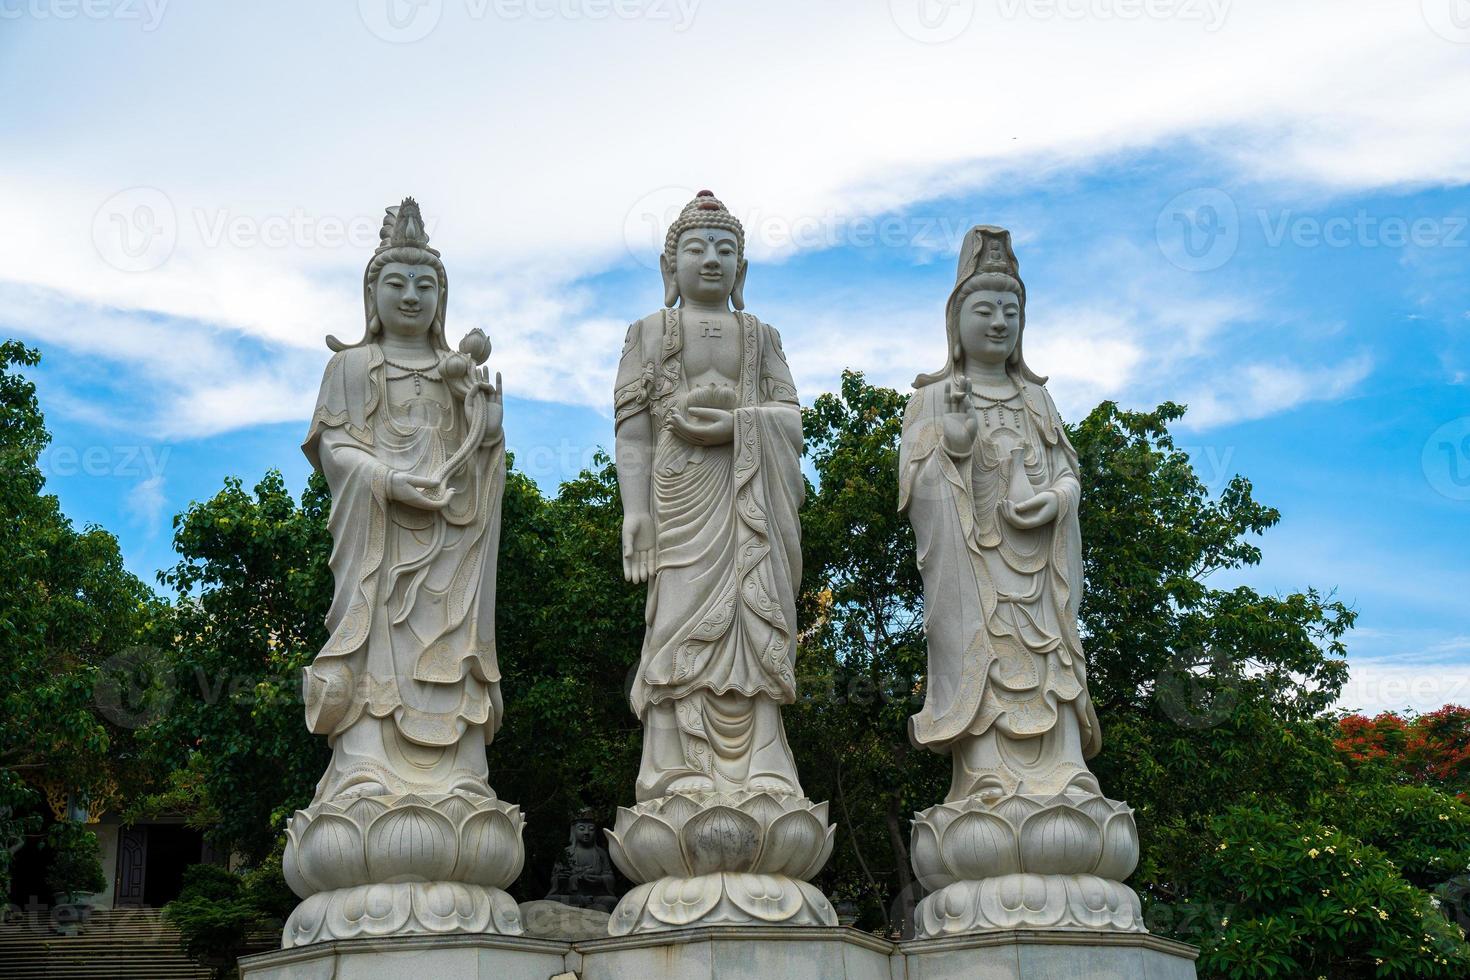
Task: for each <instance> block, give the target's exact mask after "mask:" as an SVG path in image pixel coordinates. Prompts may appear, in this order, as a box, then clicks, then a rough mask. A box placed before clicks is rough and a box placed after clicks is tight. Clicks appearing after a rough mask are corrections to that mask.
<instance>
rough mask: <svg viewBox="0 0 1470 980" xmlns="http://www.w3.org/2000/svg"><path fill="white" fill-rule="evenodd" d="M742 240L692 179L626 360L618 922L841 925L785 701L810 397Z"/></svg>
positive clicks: (823, 839)
mask: <svg viewBox="0 0 1470 980" xmlns="http://www.w3.org/2000/svg"><path fill="white" fill-rule="evenodd" d="M744 248H745V238H744V231H743V230H742V228H741V226H740V222H739V221H738V220H736V218H735V217H734V215H732V214H731V213H730V212H729V211H727V210H726V209H725V207H724V206H723V205H722V204H721V203H720V202H719V201H717V200H716V199H715V197H714V195H712V194H711V193H710V192H708V191H701V192H700V194H699V196H698V197H696V198H695V199H694V200H693V201H691V202H690V203H689V205H688V206H687V207H685V208H684V210H683V212H682V213H681V214H680V215H679V217H678V219H677V220H676V221H675V222H674V223H673V225H672V227H670V229H669V231H668V235H667V237H666V239H665V245H664V253H663V255H662V256H661V258H660V266H661V268H662V270H663V279H664V293H665V303H666V306H667V308H666V309H663V310H660V311H659V312H657V313H654V314H652V315H650V316H647V317H644V318H643V319H642V320H639V321H638V322H637V323H634V324H633V325H632V326H631V327H630V328H629V329H628V337H627V341H626V343H625V344H624V345H623V355H622V360H621V363H620V365H619V368H618V377H617V384H616V391H615V410H616V421H617V465H618V483H619V489H620V491H621V494H622V500H623V567H624V573H625V575H626V576H627V578H628V580H629V581H633V582H647V583H648V606H647V624H646V627H647V632H646V634H645V637H644V641H643V653H642V658H641V661H640V663H639V665H638V673H637V677H636V679H635V680H634V683H633V688H632V695H631V700H632V706H633V710H634V711H635V712H636V713H637V715H638V717H639V718H640V719H641V720H642V722H643V759H642V764H641V767H640V769H639V774H638V784H637V799H638V805H637V806H635V807H634V808H632V809H631V810H630V809H623V810H620V812H619V814H618V819H617V826H616V827H615V829H614V830H613V831H611V832H609V842H610V849H611V852H612V856H613V859H614V860H615V861H616V862H617V864H618V866H619V867H620V868H622V870H623V872H624V873H625V874H627V875H628V877H630V878H632V879H633V880H634V881H637V882H643V883H644V884H642V885H640V886H639V887H638V888H635V889H634V890H633V891H632V892H630V893H629V894H628V895H627V896H625V897H624V898H623V900H622V902H621V903H620V904H619V906H618V909H617V910H616V911H615V913H614V915H613V921H612V924H611V929H612V931H613V933H614V934H615V935H620V934H624V933H627V932H632V931H644V930H652V929H661V928H670V927H675V926H681V925H691V924H712V923H736V924H739V923H749V922H794V923H806V924H812V923H824V924H832V923H835V921H836V920H835V917H834V915H833V912H832V910H831V907H830V905H829V904H828V903H827V901H826V899H825V898H823V897H822V895H821V893H820V892H818V891H817V890H816V889H815V888H814V887H812V886H811V885H809V884H807V882H806V879H807V878H809V877H811V876H812V875H813V874H815V873H816V872H817V871H818V870H819V869H820V868H821V866H822V865H823V864H824V863H825V861H826V859H827V856H828V855H829V854H830V851H831V846H832V845H831V831H832V829H831V828H830V827H829V826H828V825H827V815H826V804H822V805H820V806H814V805H813V804H812V803H811V802H810V801H809V800H807V799H805V798H804V797H803V796H802V791H801V783H800V781H799V780H798V779H797V775H796V765H795V762H794V761H793V760H792V757H791V748H790V746H789V745H788V744H787V742H786V735H785V731H784V729H783V728H782V724H781V715H780V706H781V705H783V704H790V703H792V702H793V701H794V700H795V697H796V681H795V675H794V663H795V655H796V588H797V585H798V583H799V581H800V578H801V529H800V524H799V522H798V519H797V509H798V508H799V507H800V505H801V501H802V496H803V493H804V491H805V484H804V482H803V480H802V475H801V468H800V458H801V448H802V435H801V409H800V406H799V404H798V402H797V398H796V387H795V385H794V384H793V382H792V379H791V372H790V370H789V369H788V368H787V366H786V359H785V355H784V354H783V353H782V350H781V341H780V338H779V337H778V336H777V334H776V331H775V330H773V329H772V328H771V327H769V326H767V325H766V324H764V323H762V322H761V321H759V320H757V319H756V318H755V317H754V316H752V315H750V314H749V313H746V312H744V306H745V304H744V299H743V287H744V282H745V273H746V261H745V256H744ZM732 307H733V308H732Z"/></svg>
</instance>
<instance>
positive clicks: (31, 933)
mask: <svg viewBox="0 0 1470 980" xmlns="http://www.w3.org/2000/svg"><path fill="white" fill-rule="evenodd" d="M213 976H214V974H213V973H212V972H211V971H210V970H209V969H207V968H205V967H202V966H200V965H199V964H198V963H195V962H194V961H193V960H190V959H188V958H187V957H185V956H184V954H183V953H182V952H181V951H180V950H179V934H178V933H177V932H176V931H175V930H174V929H173V927H171V926H169V925H168V924H167V923H166V922H164V921H163V918H162V915H161V914H160V912H159V910H158V909H150V908H127V909H111V910H106V911H103V910H97V911H94V912H93V913H92V914H91V916H90V917H89V918H88V920H87V922H86V924H85V925H83V926H81V927H80V929H79V930H78V932H77V934H76V935H74V936H61V935H57V934H56V932H55V930H53V929H52V928H51V922H50V920H49V919H47V918H46V917H44V916H43V917H40V918H39V919H34V918H33V919H22V920H21V921H19V922H7V923H3V924H0V980H210V978H211V977H213Z"/></svg>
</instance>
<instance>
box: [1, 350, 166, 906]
mask: <svg viewBox="0 0 1470 980" xmlns="http://www.w3.org/2000/svg"><path fill="white" fill-rule="evenodd" d="M39 362H40V355H39V354H38V353H37V352H36V351H35V350H33V349H31V348H28V347H26V346H24V345H23V344H20V343H18V342H16V341H6V342H4V343H0V526H3V527H4V528H5V532H4V533H3V534H0V845H9V844H11V843H13V842H14V841H15V840H17V839H18V838H20V837H21V836H22V835H24V834H28V833H35V832H36V831H38V830H39V829H40V826H41V823H42V820H43V816H44V812H43V807H44V803H45V799H44V796H45V792H46V791H47V790H49V791H50V792H51V793H52V794H53V795H57V796H66V797H69V798H70V799H72V800H73V801H75V802H78V803H81V804H84V805H86V804H89V803H91V804H95V803H96V802H97V801H99V800H102V799H105V798H107V797H109V796H111V795H112V794H113V793H114V791H115V788H116V787H117V786H118V784H119V783H120V782H127V781H128V779H129V777H130V776H132V775H134V773H133V772H132V770H131V769H130V767H129V764H128V763H129V756H128V752H127V751H126V746H125V744H124V743H126V741H127V729H126V728H125V727H120V726H119V725H117V724H116V723H114V722H113V721H111V720H109V718H108V717H107V716H106V714H105V713H99V712H98V711H97V710H96V708H97V705H96V704H95V698H94V684H95V682H96V680H97V677H98V673H99V669H100V668H101V667H102V666H104V665H106V664H108V663H109V661H112V660H113V659H114V658H117V657H119V656H121V655H122V654H123V653H124V652H125V651H127V650H128V649H129V648H130V647H131V646H133V645H134V644H138V643H140V642H143V641H145V640H146V638H147V635H148V630H149V628H150V625H151V623H152V621H153V619H154V618H155V617H156V616H157V615H158V614H159V613H160V607H159V604H158V602H157V600H156V598H155V597H154V596H153V594H152V593H151V592H150V591H149V589H148V588H147V586H145V585H144V584H143V583H142V582H141V581H139V580H138V579H137V578H136V577H135V576H133V575H131V574H130V573H129V572H128V571H127V570H126V569H125V568H124V567H123V563H122V555H121V553H120V551H119V550H118V546H117V539H116V538H114V537H113V536H112V535H111V534H109V533H108V532H107V531H105V530H103V529H102V528H99V527H92V526H89V527H86V528H83V529H82V530H80V531H78V530H77V529H76V528H75V527H74V526H73V525H72V523H71V521H70V520H68V519H67V518H66V516H65V515H64V514H63V513H62V512H61V506H60V504H59V503H58V501H57V499H56V497H55V496H54V495H52V494H48V493H45V492H44V490H45V479H44V477H43V475H42V473H41V468H40V465H39V460H40V455H41V452H42V451H43V450H44V449H45V447H46V446H47V444H48V443H49V442H50V438H51V437H50V434H49V433H48V432H47V431H46V424H45V419H44V417H43V416H42V414H41V410H40V406H39V404H38V402H37V400H36V389H35V385H34V384H33V383H32V382H31V381H30V380H28V379H27V378H26V377H25V375H24V374H23V373H22V371H23V369H25V368H28V367H34V366H35V365H37V364H38V363H39ZM9 857H10V849H9V846H0V886H3V888H4V890H6V891H8V890H9V884H10V874H9Z"/></svg>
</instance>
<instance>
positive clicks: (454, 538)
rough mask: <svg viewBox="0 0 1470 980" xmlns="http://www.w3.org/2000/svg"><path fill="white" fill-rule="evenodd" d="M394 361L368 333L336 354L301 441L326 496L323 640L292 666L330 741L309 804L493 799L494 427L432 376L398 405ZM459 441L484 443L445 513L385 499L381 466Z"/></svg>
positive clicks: (445, 450) (455, 480) (416, 469)
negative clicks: (389, 797)
mask: <svg viewBox="0 0 1470 980" xmlns="http://www.w3.org/2000/svg"><path fill="white" fill-rule="evenodd" d="M391 370H393V369H391V368H390V367H389V366H388V365H386V364H385V362H384V359H383V354H382V351H381V350H380V348H379V347H378V346H377V345H376V344H368V345H366V346H362V347H355V348H350V349H348V350H345V351H342V352H340V353H338V354H336V355H335V356H333V358H332V359H331V361H330V363H329V364H328V365H327V370H326V374H325V376H324V377H323V379H322V387H321V393H320V394H319V395H318V397H317V405H316V412H315V414H314V415H313V418H312V424H311V430H310V432H309V433H308V435H307V437H306V442H305V443H304V444H303V446H302V448H303V450H304V451H305V453H306V455H307V457H308V458H309V459H310V460H311V462H312V465H314V466H315V467H316V468H317V469H319V470H320V471H321V472H322V473H323V475H325V477H326V479H327V484H328V486H329V487H330V488H331V491H332V513H331V519H330V523H329V528H330V530H331V534H332V557H331V567H332V574H333V576H334V578H335V581H336V587H335V591H334V593H333V596H332V605H331V609H330V610H329V611H328V613H327V628H328V629H329V630H330V632H331V636H330V638H329V639H328V640H327V643H326V645H325V646H324V647H322V649H321V651H320V652H319V653H318V654H317V656H316V659H315V660H314V661H313V662H312V664H311V665H310V666H309V667H307V668H306V669H305V672H304V694H305V700H306V719H307V725H308V727H309V728H310V729H311V731H312V732H314V733H316V734H319V735H326V736H328V737H329V742H330V744H331V746H332V750H333V753H332V763H331V765H330V766H329V767H328V768H327V772H326V775H324V776H323V777H322V781H321V783H320V784H319V785H318V787H317V796H316V798H317V801H318V802H320V801H322V800H329V799H333V798H337V797H340V796H343V795H351V793H352V792H363V791H368V792H371V793H381V792H387V793H389V794H401V793H409V792H438V793H445V792H450V791H451V790H464V791H468V792H473V793H478V794H480V795H484V796H493V794H492V793H491V792H490V788H489V786H488V784H487V783H486V774H487V765H486V758H485V750H484V746H485V744H486V743H488V742H489V741H490V740H491V738H492V737H493V736H494V734H495V731H496V729H497V728H498V727H499V725H500V718H501V714H502V706H501V699H500V671H499V668H498V666H497V663H496V656H495V570H496V568H495V567H496V557H497V555H498V552H499V541H500V506H501V492H502V490H503V488H504V483H505V453H504V438H503V435H502V434H501V433H500V431H499V430H498V429H497V430H496V432H495V433H494V434H493V436H489V437H479V436H476V433H477V432H482V431H484V428H485V427H484V424H483V420H481V423H480V424H479V425H475V424H472V423H473V422H474V419H473V414H474V413H479V412H484V411H486V403H485V399H484V398H483V397H482V396H480V395H478V394H477V395H475V396H472V397H471V398H470V399H469V400H468V402H466V400H465V399H464V398H463V396H462V394H461V392H462V389H458V388H457V389H456V390H455V391H453V392H451V391H450V388H449V385H447V384H446V383H444V382H441V381H438V380H434V379H424V380H423V381H422V389H423V391H422V393H421V394H412V393H411V392H409V393H408V396H407V397H405V392H404V391H402V390H400V389H399V388H395V389H394V398H399V399H403V400H402V401H401V402H397V403H395V401H394V400H393V399H391V398H390V384H389V380H388V374H389V372H390V371H391ZM399 385H400V386H403V385H404V383H403V382H399ZM471 438H476V439H477V440H478V442H479V443H480V444H478V445H476V446H474V447H472V448H471V449H469V450H467V452H468V456H467V457H466V458H465V459H464V462H463V465H461V466H460V467H459V468H458V470H457V471H456V472H455V473H454V475H453V476H452V477H451V478H450V479H449V481H448V486H449V487H450V488H452V489H453V490H455V491H456V493H455V495H454V497H453V499H452V501H451V503H450V505H449V506H448V507H447V508H445V509H444V510H442V511H430V510H424V509H419V508H414V507H409V506H407V505H405V504H402V503H398V502H394V501H390V500H389V499H388V479H389V476H390V474H391V473H392V472H394V471H404V472H408V473H413V474H416V475H420V476H433V475H436V474H437V471H438V470H439V468H440V467H441V466H442V465H443V464H444V463H445V462H446V460H448V459H450V458H451V457H452V456H453V455H454V454H455V452H456V451H457V450H458V449H459V448H460V447H461V445H462V444H463V443H464V442H465V441H466V440H467V439H471ZM375 784H376V785H375ZM376 786H381V787H382V789H381V790H379V789H377V788H376ZM369 787H371V789H370V790H369V789H368V788H369Z"/></svg>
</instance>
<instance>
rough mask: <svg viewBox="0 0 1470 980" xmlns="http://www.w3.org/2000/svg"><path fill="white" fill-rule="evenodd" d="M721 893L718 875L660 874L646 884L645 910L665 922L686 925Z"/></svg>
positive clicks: (715, 900) (671, 924)
mask: <svg viewBox="0 0 1470 980" xmlns="http://www.w3.org/2000/svg"><path fill="white" fill-rule="evenodd" d="M724 897H725V889H724V888H723V887H721V883H720V880H719V879H718V878H663V879H660V880H659V881H656V882H654V883H653V884H652V885H651V886H649V895H648V911H649V914H651V915H652V916H653V917H654V918H655V919H657V920H658V921H659V922H662V923H664V924H665V925H669V926H676V927H677V926H687V925H690V924H691V923H694V922H697V921H698V920H699V919H701V918H703V917H704V916H705V915H706V914H708V913H709V911H710V910H711V909H713V908H714V907H715V906H716V905H717V904H719V901H720V899H722V898H724Z"/></svg>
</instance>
